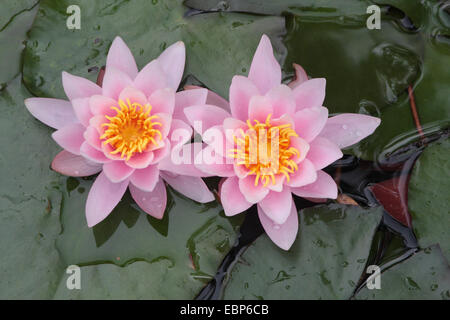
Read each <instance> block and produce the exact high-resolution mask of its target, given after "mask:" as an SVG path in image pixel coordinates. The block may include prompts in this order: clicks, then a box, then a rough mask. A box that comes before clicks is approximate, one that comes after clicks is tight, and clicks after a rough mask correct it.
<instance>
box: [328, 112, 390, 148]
mask: <svg viewBox="0 0 450 320" xmlns="http://www.w3.org/2000/svg"><path fill="white" fill-rule="evenodd" d="M380 123H381V120H380V119H379V118H375V117H371V116H367V115H364V114H356V113H344V114H340V115H337V116H334V117H331V118H329V119H328V121H327V123H326V125H325V128H324V129H323V130H322V132H321V133H320V136H321V137H324V138H327V139H328V140H330V141H331V142H334V143H335V144H337V145H338V146H339V148H346V147H349V146H351V145H353V144H355V143H357V142H359V141H361V140H362V139H364V138H365V137H367V136H369V135H371V134H372V133H373V132H374V131H375V129H376V128H377V127H378V126H379V125H380Z"/></svg>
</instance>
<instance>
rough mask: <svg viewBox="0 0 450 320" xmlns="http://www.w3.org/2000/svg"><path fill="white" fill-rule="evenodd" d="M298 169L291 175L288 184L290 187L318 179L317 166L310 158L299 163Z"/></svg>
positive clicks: (303, 184) (300, 185)
mask: <svg viewBox="0 0 450 320" xmlns="http://www.w3.org/2000/svg"><path fill="white" fill-rule="evenodd" d="M297 165H298V170H297V171H295V172H294V173H293V174H291V175H289V181H286V184H287V185H288V186H290V187H302V186H305V185H307V184H310V183H313V182H314V181H316V179H317V172H316V168H315V167H314V165H313V164H312V162H311V161H309V160H308V159H304V160H303V161H302V162H300V163H298V164H297Z"/></svg>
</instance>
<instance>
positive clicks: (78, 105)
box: [72, 98, 93, 127]
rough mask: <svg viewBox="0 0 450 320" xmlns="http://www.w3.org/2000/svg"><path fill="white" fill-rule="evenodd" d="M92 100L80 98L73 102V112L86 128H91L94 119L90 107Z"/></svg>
mask: <svg viewBox="0 0 450 320" xmlns="http://www.w3.org/2000/svg"><path fill="white" fill-rule="evenodd" d="M89 99H90V98H79V99H73V100H72V106H73V110H74V111H75V115H76V116H77V118H78V120H79V121H80V122H81V124H82V125H83V126H85V127H87V126H89V120H90V119H91V118H92V116H93V115H92V112H91V108H90V106H89Z"/></svg>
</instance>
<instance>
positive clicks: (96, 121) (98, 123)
mask: <svg viewBox="0 0 450 320" xmlns="http://www.w3.org/2000/svg"><path fill="white" fill-rule="evenodd" d="M106 122H108V119H106V118H105V116H104V115H97V116H93V117H92V118H91V120H89V126H90V127H92V128H94V129H95V130H97V132H98V133H99V135H100V136H102V135H103V134H104V133H105V127H104V126H102V124H104V123H106Z"/></svg>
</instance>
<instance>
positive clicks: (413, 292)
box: [355, 245, 450, 300]
mask: <svg viewBox="0 0 450 320" xmlns="http://www.w3.org/2000/svg"><path fill="white" fill-rule="evenodd" d="M380 280H381V283H380V284H381V288H380V289H375V288H374V289H372V290H369V289H368V288H367V287H363V288H362V289H361V291H360V292H358V293H357V294H356V296H355V298H356V299H359V300H367V299H370V300H372V299H381V300H391V299H401V300H433V299H445V300H449V299H450V266H449V264H448V262H447V260H446V259H445V257H444V256H443V255H442V252H441V250H440V248H439V246H436V245H434V246H431V247H429V248H426V249H424V250H421V251H419V252H417V253H415V254H414V255H413V256H412V257H410V258H408V259H407V260H405V261H403V262H400V263H398V264H396V265H394V266H392V267H390V268H389V269H386V270H385V271H384V272H382V273H381V275H380Z"/></svg>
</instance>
